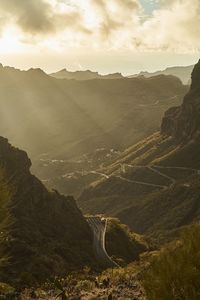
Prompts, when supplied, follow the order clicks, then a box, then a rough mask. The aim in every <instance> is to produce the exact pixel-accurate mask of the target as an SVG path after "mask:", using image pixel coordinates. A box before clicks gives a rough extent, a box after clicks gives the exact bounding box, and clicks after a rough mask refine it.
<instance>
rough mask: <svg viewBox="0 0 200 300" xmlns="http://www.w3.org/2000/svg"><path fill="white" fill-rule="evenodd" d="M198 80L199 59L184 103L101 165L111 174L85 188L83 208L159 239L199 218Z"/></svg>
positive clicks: (168, 236)
mask: <svg viewBox="0 0 200 300" xmlns="http://www.w3.org/2000/svg"><path fill="white" fill-rule="evenodd" d="M199 84H200V62H199V63H198V64H197V65H196V66H195V68H194V70H193V73H192V85H191V88H190V91H189V93H188V94H187V95H186V96H185V98H184V100H183V104H182V105H181V106H180V107H176V108H171V109H169V110H168V111H167V112H166V114H165V116H164V118H163V122H162V126H161V132H160V133H156V134H154V135H152V136H150V137H148V138H147V139H145V140H143V141H141V142H139V143H138V144H136V145H134V146H132V147H130V148H128V149H127V150H126V151H125V152H124V153H123V154H122V155H121V156H120V158H119V159H117V160H116V161H115V162H114V163H113V164H111V165H109V166H108V167H106V168H104V169H102V170H100V172H102V173H104V174H106V175H107V176H108V177H109V178H108V179H106V178H104V179H101V180H99V181H97V182H95V183H93V184H92V185H91V186H90V187H89V188H88V189H87V190H85V192H84V193H83V194H82V196H81V197H80V198H79V205H80V207H81V208H82V209H83V210H84V211H87V212H88V211H89V212H91V211H95V212H97V211H98V212H101V213H105V214H111V215H113V216H117V217H119V219H120V220H121V221H122V222H123V223H126V224H128V225H129V226H130V227H131V228H132V229H133V230H134V231H136V232H138V233H143V234H144V233H145V234H148V235H150V236H153V237H154V238H156V239H157V242H163V239H164V240H165V239H166V238H167V239H168V238H170V237H172V236H173V235H174V234H176V231H177V229H179V228H180V227H181V226H184V225H186V224H190V223H191V222H193V221H194V220H198V219H199V218H200V201H199V199H200V198H199V191H200V171H199V169H200V159H199V149H200V135H199V133H200V131H199V128H200V123H199V120H200V113H199V105H200V89H199V86H200V85H199Z"/></svg>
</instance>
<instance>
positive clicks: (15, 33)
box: [0, 0, 200, 75]
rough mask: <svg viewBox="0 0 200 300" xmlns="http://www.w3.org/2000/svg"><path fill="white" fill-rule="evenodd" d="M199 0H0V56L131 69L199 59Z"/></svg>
mask: <svg viewBox="0 0 200 300" xmlns="http://www.w3.org/2000/svg"><path fill="white" fill-rule="evenodd" d="M199 37H200V1H199V0H1V1H0V62H1V63H2V64H3V65H10V66H14V67H17V68H20V69H29V68H31V67H34V68H38V67H39V68H41V69H43V70H45V71H46V72H54V71H57V70H59V69H63V68H67V69H68V70H73V71H74V70H86V69H90V70H94V71H99V72H100V73H102V74H105V73H112V72H122V73H123V74H125V75H126V74H134V73H138V72H140V71H145V70H147V71H155V70H158V69H159V70H160V69H164V68H166V67H168V66H175V65H190V64H193V63H196V61H197V60H198V59H199V57H200V39H199Z"/></svg>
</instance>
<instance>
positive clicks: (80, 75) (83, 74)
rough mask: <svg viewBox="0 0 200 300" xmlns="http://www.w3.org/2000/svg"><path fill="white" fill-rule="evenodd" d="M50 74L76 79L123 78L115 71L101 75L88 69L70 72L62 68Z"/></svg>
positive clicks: (61, 77)
mask: <svg viewBox="0 0 200 300" xmlns="http://www.w3.org/2000/svg"><path fill="white" fill-rule="evenodd" d="M49 75H50V76H52V77H54V78H57V79H75V80H91V79H120V78H123V76H122V74H121V73H114V74H108V75H101V74H99V73H98V72H92V71H90V70H86V71H75V72H70V71H67V70H66V69H63V70H60V71H58V72H56V73H52V74H49Z"/></svg>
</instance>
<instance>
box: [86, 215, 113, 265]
mask: <svg viewBox="0 0 200 300" xmlns="http://www.w3.org/2000/svg"><path fill="white" fill-rule="evenodd" d="M86 219H87V222H88V224H89V226H90V228H91V230H92V232H93V247H94V251H95V254H96V256H97V258H98V259H99V260H100V261H101V263H102V264H103V265H105V266H107V267H119V265H118V264H117V263H116V262H114V261H113V260H112V259H111V257H110V256H109V255H108V253H107V251H106V249H105V235H106V228H107V219H105V218H101V217H99V216H90V217H86Z"/></svg>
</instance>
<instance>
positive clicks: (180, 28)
mask: <svg viewBox="0 0 200 300" xmlns="http://www.w3.org/2000/svg"><path fill="white" fill-rule="evenodd" d="M161 2H162V6H161V7H160V9H157V10H155V11H154V13H153V15H152V17H151V18H149V19H147V20H146V21H145V22H144V23H143V24H141V26H140V27H139V28H138V32H137V39H138V40H139V41H140V47H143V48H144V49H151V50H170V51H175V52H178V51H179V52H185V51H186V52H187V51H199V50H200V39H199V36H200V1H199V0H167V1H166V0H162V1H161Z"/></svg>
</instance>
